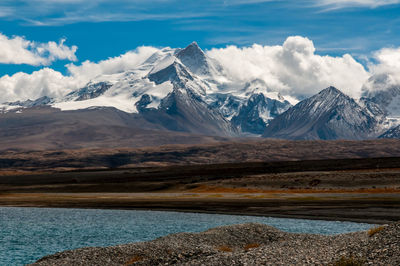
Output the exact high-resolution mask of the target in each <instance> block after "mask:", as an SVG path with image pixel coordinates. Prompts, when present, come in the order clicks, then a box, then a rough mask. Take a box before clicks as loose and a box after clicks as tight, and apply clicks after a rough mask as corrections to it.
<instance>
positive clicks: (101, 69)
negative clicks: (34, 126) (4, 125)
mask: <svg viewBox="0 0 400 266" xmlns="http://www.w3.org/2000/svg"><path fill="white" fill-rule="evenodd" d="M50 49H51V48H50ZM157 51H158V49H157V48H153V47H139V48H138V49H136V50H135V51H129V52H127V53H125V54H123V55H121V56H117V57H113V58H109V59H107V60H103V61H100V62H97V63H95V62H90V61H85V62H83V63H82V64H81V65H74V64H68V65H67V70H68V72H69V75H63V74H62V73H60V72H58V71H55V70H53V69H51V68H43V69H41V70H39V71H35V72H33V73H32V74H27V73H22V72H19V73H16V74H14V75H12V76H9V75H5V76H3V77H1V78H0V103H3V102H11V101H17V100H27V99H31V100H33V99H37V98H39V97H42V96H49V97H53V98H57V97H61V96H64V95H66V94H68V93H69V92H71V91H74V90H77V89H79V88H82V87H83V86H85V85H86V84H87V83H88V82H89V81H90V80H91V79H93V78H95V77H97V76H100V75H107V74H115V73H120V72H123V71H127V70H130V69H133V68H134V67H135V66H137V65H139V64H141V63H143V62H144V61H145V60H146V59H147V58H148V57H150V56H151V55H152V54H153V53H155V52H157ZM58 52H60V53H62V51H61V50H60V51H58ZM53 55H54V54H53Z"/></svg>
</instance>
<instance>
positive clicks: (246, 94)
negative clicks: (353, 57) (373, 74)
mask: <svg viewBox="0 0 400 266" xmlns="http://www.w3.org/2000/svg"><path fill="white" fill-rule="evenodd" d="M141 62H142V63H138V64H137V65H135V67H132V69H129V71H122V72H120V73H115V74H107V75H100V76H97V77H96V78H94V79H92V80H91V81H90V82H89V83H88V84H86V85H85V86H84V87H82V88H81V89H79V90H76V91H73V92H71V93H69V94H67V95H65V96H63V97H60V98H56V99H50V98H48V97H43V98H40V99H37V100H28V101H26V102H14V103H5V104H2V105H0V108H2V110H3V112H7V111H8V110H10V109H13V108H30V107H33V106H38V105H50V106H52V107H55V108H58V109H61V110H62V111H68V110H80V109H88V108H91V109H93V108H99V107H114V108H116V109H118V110H121V111H123V112H126V113H134V114H137V115H139V116H141V117H142V118H144V119H146V121H149V122H150V123H154V124H157V125H160V126H161V127H163V128H166V129H168V130H174V131H183V132H194V133H201V134H209V135H223V136H236V135H238V134H245V135H248V134H250V135H260V134H263V133H264V134H263V135H264V136H266V137H277V138H293V139H318V138H321V139H335V138H350V139H361V138H369V137H371V136H374V134H377V132H380V131H383V128H386V129H387V128H389V127H391V126H393V125H394V124H395V122H393V121H394V120H393V121H392V120H390V119H391V118H393V117H396V116H397V115H398V116H399V117H400V109H399V106H400V105H399V104H400V87H390V88H388V89H385V90H376V92H374V94H372V93H370V94H367V93H365V95H364V96H363V97H362V98H361V99H360V100H359V104H358V103H356V102H355V101H354V100H353V99H351V98H349V97H348V96H346V95H344V94H343V93H341V92H340V91H339V90H337V89H335V88H333V87H329V88H327V89H325V90H323V91H321V92H320V93H319V94H317V95H315V96H313V97H311V98H309V99H306V100H304V101H302V102H300V103H298V101H297V99H295V98H292V97H290V96H289V95H281V94H280V93H279V92H277V91H274V88H270V87H268V86H267V84H266V83H265V82H264V81H263V80H261V79H255V80H252V81H250V82H247V83H244V84H241V83H238V82H237V81H233V80H230V77H229V75H226V74H225V70H224V69H223V67H222V66H221V65H220V64H219V62H218V61H216V60H215V59H213V58H210V57H209V56H208V55H207V54H205V53H204V52H203V51H202V50H201V48H200V47H199V46H198V45H197V43H195V42H193V43H191V44H190V45H189V46H187V47H186V48H184V49H171V48H164V49H160V50H157V51H156V52H155V53H153V54H152V55H151V56H149V57H148V58H147V59H145V60H143V61H141ZM377 80H379V79H377ZM376 82H378V81H376ZM295 104H297V105H296V106H294V107H293V105H295ZM387 117H389V119H387ZM390 121H392V122H390Z"/></svg>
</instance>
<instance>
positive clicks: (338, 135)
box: [263, 87, 380, 139]
mask: <svg viewBox="0 0 400 266" xmlns="http://www.w3.org/2000/svg"><path fill="white" fill-rule="evenodd" d="M379 130H380V128H379V123H378V121H377V120H376V119H375V118H374V117H373V116H371V115H370V114H369V113H368V111H367V110H366V109H365V108H363V107H361V106H360V105H359V104H357V103H356V102H355V101H354V100H353V99H352V98H350V97H349V96H347V95H345V94H343V93H342V92H341V91H339V90H338V89H336V88H334V87H329V88H326V89H325V90H322V91H321V92H320V93H318V94H316V95H314V96H312V97H310V98H308V99H306V100H303V101H301V102H300V103H298V104H297V105H295V106H294V107H292V108H290V109H288V110H287V111H286V112H284V113H283V114H281V115H279V116H278V117H277V118H275V119H274V120H272V121H271V122H270V124H269V125H268V126H267V128H266V129H265V132H264V134H263V136H264V137H270V138H285V139H365V138H370V137H374V136H376V135H377V131H379Z"/></svg>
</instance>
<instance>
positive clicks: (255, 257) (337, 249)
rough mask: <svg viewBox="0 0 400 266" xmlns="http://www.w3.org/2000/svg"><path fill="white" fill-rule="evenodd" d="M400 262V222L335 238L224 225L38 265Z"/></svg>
mask: <svg viewBox="0 0 400 266" xmlns="http://www.w3.org/2000/svg"><path fill="white" fill-rule="evenodd" d="M121 233H123V232H121ZM399 264H400V222H396V223H392V224H389V225H384V226H379V227H375V228H372V229H370V230H369V231H362V232H355V233H348V234H339V235H332V236H326V235H315V234H298V233H287V232H283V231H280V230H278V229H276V228H274V227H271V226H268V225H263V224H241V225H232V226H222V227H217V228H214V229H210V230H207V231H205V232H202V233H178V234H172V235H168V236H165V237H161V238H158V239H155V240H153V241H149V242H140V243H132V244H126V245H118V246H112V247H88V248H81V249H76V250H70V251H64V252H60V253H56V254H54V255H49V256H46V257H44V258H42V259H40V260H38V261H37V262H36V263H34V264H32V265H399Z"/></svg>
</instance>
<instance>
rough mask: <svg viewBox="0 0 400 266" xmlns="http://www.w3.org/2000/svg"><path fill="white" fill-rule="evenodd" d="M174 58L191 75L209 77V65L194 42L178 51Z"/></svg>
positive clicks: (204, 55)
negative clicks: (186, 68) (188, 70)
mask: <svg viewBox="0 0 400 266" xmlns="http://www.w3.org/2000/svg"><path fill="white" fill-rule="evenodd" d="M176 57H177V58H178V59H179V60H181V62H182V63H183V64H184V65H185V66H186V67H188V68H189V69H190V71H192V72H193V73H195V74H199V75H209V73H210V65H209V62H208V59H207V56H206V54H205V53H204V52H203V50H201V48H200V47H199V46H198V45H197V43H196V42H192V43H191V44H189V45H188V46H187V47H186V48H184V49H182V50H180V51H179V52H178V53H177V54H176Z"/></svg>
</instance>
